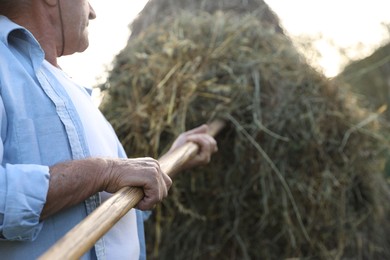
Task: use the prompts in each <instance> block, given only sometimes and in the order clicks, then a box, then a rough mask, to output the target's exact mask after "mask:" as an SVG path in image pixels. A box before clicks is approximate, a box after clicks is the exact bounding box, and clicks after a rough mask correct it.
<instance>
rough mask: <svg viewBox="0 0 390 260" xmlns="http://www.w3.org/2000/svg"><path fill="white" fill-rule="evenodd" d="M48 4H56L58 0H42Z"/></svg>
mask: <svg viewBox="0 0 390 260" xmlns="http://www.w3.org/2000/svg"><path fill="white" fill-rule="evenodd" d="M43 1H44V2H45V3H46V4H47V5H49V6H56V5H57V4H58V0H43Z"/></svg>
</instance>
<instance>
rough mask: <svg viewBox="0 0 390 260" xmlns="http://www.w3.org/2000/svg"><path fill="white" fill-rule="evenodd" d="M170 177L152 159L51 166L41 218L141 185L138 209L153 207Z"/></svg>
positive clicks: (72, 162) (80, 161) (98, 160)
mask: <svg viewBox="0 0 390 260" xmlns="http://www.w3.org/2000/svg"><path fill="white" fill-rule="evenodd" d="M171 184H172V181H171V179H170V178H169V177H168V175H166V174H165V173H163V172H161V169H160V165H159V163H158V162H157V161H156V160H154V159H152V158H136V159H103V158H89V159H84V160H77V161H69V162H64V163H60V164H57V165H54V166H52V167H50V182H49V191H48V194H47V200H46V204H45V206H44V208H43V211H42V214H41V219H45V218H47V217H48V216H50V215H52V214H54V213H56V212H58V211H60V210H62V209H64V208H68V207H70V206H72V205H75V204H78V203H80V202H82V201H84V200H85V199H87V198H88V197H90V196H92V195H93V194H95V193H97V192H100V191H107V192H110V193H115V192H116V191H118V190H119V189H121V188H123V187H125V186H134V187H141V188H142V189H143V190H144V194H145V196H144V198H143V199H142V200H141V201H140V202H139V204H138V205H137V208H139V209H141V210H148V209H151V208H152V207H153V206H154V205H155V204H156V203H158V202H160V201H161V200H162V199H163V198H164V197H166V196H167V194H168V189H169V188H170V186H171Z"/></svg>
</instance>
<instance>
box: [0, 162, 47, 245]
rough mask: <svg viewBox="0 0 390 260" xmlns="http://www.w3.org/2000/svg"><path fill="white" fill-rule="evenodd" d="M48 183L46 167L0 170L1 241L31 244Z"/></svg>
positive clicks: (13, 166)
mask: <svg viewBox="0 0 390 260" xmlns="http://www.w3.org/2000/svg"><path fill="white" fill-rule="evenodd" d="M49 179H50V174H49V167H47V166H41V165H11V164H7V165H5V167H1V168H0V237H1V239H3V240H4V239H6V240H30V241H32V240H34V239H35V238H36V237H37V235H38V233H39V231H40V230H41V228H42V223H40V222H39V218H40V214H41V212H42V209H43V206H44V205H45V202H46V196H47V192H48V189H49Z"/></svg>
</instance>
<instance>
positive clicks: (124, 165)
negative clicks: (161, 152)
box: [104, 157, 172, 210]
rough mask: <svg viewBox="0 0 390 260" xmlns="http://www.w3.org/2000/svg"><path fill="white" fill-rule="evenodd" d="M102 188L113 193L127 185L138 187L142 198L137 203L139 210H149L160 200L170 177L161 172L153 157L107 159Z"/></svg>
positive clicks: (165, 193) (166, 193)
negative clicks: (141, 192) (142, 195)
mask: <svg viewBox="0 0 390 260" xmlns="http://www.w3.org/2000/svg"><path fill="white" fill-rule="evenodd" d="M107 162H108V166H107V167H108V169H107V170H106V172H107V174H106V177H105V182H104V190H105V191H107V192H110V193H115V192H117V191H118V190H119V189H121V188H123V187H127V186H132V187H140V188H142V189H143V191H144V194H145V196H144V198H143V199H142V200H141V201H140V202H139V203H138V204H137V206H136V208H138V209H140V210H149V209H152V208H153V207H154V205H155V204H157V203H158V202H161V201H162V200H163V199H164V198H165V197H166V196H167V195H168V190H169V188H170V187H171V185H172V180H171V178H170V177H169V176H168V175H167V174H165V173H163V172H162V171H161V169H160V165H159V163H158V161H157V160H155V159H153V158H149V157H146V158H136V159H108V160H107Z"/></svg>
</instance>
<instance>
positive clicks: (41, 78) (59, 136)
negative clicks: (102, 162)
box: [0, 15, 145, 259]
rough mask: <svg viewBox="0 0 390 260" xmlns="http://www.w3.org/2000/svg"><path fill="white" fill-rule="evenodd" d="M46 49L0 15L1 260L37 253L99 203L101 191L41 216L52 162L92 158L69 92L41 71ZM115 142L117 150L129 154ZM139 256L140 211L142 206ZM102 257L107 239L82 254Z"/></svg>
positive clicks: (142, 257) (29, 256) (122, 153)
mask: <svg viewBox="0 0 390 260" xmlns="http://www.w3.org/2000/svg"><path fill="white" fill-rule="evenodd" d="M43 60H44V52H43V50H42V48H41V47H40V45H39V43H38V42H37V41H36V39H35V38H34V36H33V35H32V34H31V33H30V32H29V31H27V30H26V29H24V28H22V27H20V26H18V25H17V24H15V23H13V22H11V21H10V20H9V19H8V18H6V17H5V16H1V15H0V135H1V142H0V160H1V165H0V258H1V259H35V258H37V257H38V256H40V255H41V254H42V253H44V252H45V251H46V250H47V249H48V248H49V247H50V246H52V245H53V244H54V243H55V242H56V241H57V240H58V239H60V238H61V237H62V236H64V235H65V234H66V232H67V231H69V230H70V229H71V228H72V227H74V226H75V225H76V224H78V223H79V222H80V221H81V220H83V219H84V218H85V217H86V216H87V215H88V214H89V213H91V212H92V211H93V210H94V209H96V207H97V206H99V204H100V198H99V196H98V195H95V196H92V197H91V198H89V199H87V200H86V201H85V202H84V203H80V204H78V205H75V206H73V207H71V208H69V209H66V210H63V211H61V212H60V213H57V214H56V215H53V216H52V217H50V218H48V219H46V220H45V221H44V222H39V217H40V214H41V211H42V208H43V206H44V204H45V202H46V195H47V191H48V187H49V179H50V173H49V168H48V166H51V165H54V164H56V163H58V162H63V161H67V160H72V159H82V158H86V157H88V156H89V152H88V148H87V145H86V140H85V138H84V133H83V128H82V123H81V122H80V119H79V117H78V115H77V113H76V109H75V107H74V106H73V104H72V102H71V101H70V99H69V96H68V95H67V93H66V91H65V90H64V89H63V88H62V87H61V86H60V85H59V84H58V82H57V81H56V79H55V78H50V77H49V76H47V75H45V74H44V73H43V72H42V62H43ZM117 143H118V154H119V155H120V157H125V156H126V155H125V152H124V150H123V148H122V146H121V145H120V143H119V141H118V142H117ZM137 223H138V234H139V242H140V247H141V256H140V258H141V259H145V241H144V229H143V218H142V212H140V211H137ZM94 258H97V259H104V258H105V257H104V241H103V240H99V241H98V242H97V243H96V244H95V247H94V250H91V251H89V252H88V253H86V254H85V255H84V256H83V259H94Z"/></svg>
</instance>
